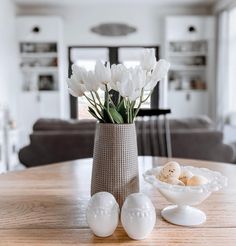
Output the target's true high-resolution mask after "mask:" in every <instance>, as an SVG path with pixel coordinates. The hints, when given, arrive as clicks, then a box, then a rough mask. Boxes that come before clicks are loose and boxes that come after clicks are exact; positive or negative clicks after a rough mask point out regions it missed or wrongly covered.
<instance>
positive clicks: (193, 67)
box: [170, 65, 206, 71]
mask: <svg viewBox="0 0 236 246" xmlns="http://www.w3.org/2000/svg"><path fill="white" fill-rule="evenodd" d="M170 69H171V70H173V71H202V70H205V69H206V66H196V65H172V66H171V68H170Z"/></svg>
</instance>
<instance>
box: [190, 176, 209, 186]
mask: <svg viewBox="0 0 236 246" xmlns="http://www.w3.org/2000/svg"><path fill="white" fill-rule="evenodd" d="M207 183H208V179H207V178H205V177H203V176H201V175H198V176H197V175H196V176H192V177H191V178H190V179H188V181H187V185H189V186H198V185H204V184H207Z"/></svg>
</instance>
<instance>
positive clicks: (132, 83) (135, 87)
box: [117, 66, 146, 101]
mask: <svg viewBox="0 0 236 246" xmlns="http://www.w3.org/2000/svg"><path fill="white" fill-rule="evenodd" d="M145 80H146V75H145V71H143V70H142V68H141V67H140V66H137V67H135V68H130V69H128V74H127V76H123V77H122V79H121V81H120V82H119V81H118V82H117V90H118V92H119V93H120V95H121V96H123V97H126V98H128V99H129V100H131V101H135V100H136V99H137V98H138V97H140V95H141V91H142V88H143V86H144V85H145Z"/></svg>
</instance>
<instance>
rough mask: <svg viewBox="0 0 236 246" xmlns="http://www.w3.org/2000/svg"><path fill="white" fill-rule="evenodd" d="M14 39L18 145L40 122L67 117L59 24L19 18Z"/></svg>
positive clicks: (48, 19)
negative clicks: (17, 64)
mask: <svg viewBox="0 0 236 246" xmlns="http://www.w3.org/2000/svg"><path fill="white" fill-rule="evenodd" d="M16 25H17V36H18V42H19V51H20V69H21V72H22V81H21V86H20V87H21V92H20V103H19V112H20V113H19V115H20V116H19V117H20V119H19V126H20V129H21V139H22V141H21V145H25V144H27V142H28V136H29V134H30V132H31V131H32V126H33V124H34V122H35V121H36V120H37V119H39V118H61V117H64V116H65V114H66V111H67V110H66V100H67V98H66V96H67V93H66V91H65V89H66V86H65V79H64V78H65V77H64V76H65V71H64V52H63V35H62V30H63V29H62V21H61V19H60V18H57V17H45V16H44V17H43V16H42V17H40V16H21V17H18V18H17V23H16Z"/></svg>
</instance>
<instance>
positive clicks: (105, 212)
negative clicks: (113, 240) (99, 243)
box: [86, 192, 120, 237]
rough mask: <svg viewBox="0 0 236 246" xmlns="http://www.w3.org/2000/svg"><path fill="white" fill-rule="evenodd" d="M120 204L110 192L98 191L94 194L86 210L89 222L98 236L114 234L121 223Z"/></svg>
mask: <svg viewBox="0 0 236 246" xmlns="http://www.w3.org/2000/svg"><path fill="white" fill-rule="evenodd" d="M119 213H120V209H119V205H118V203H117V202H116V200H115V198H114V196H113V195H112V194H110V193H108V192H98V193H96V194H95V195H93V196H92V198H91V199H90V201H89V203H88V208H87V211H86V217H87V223H88V225H89V227H90V228H91V230H92V231H93V233H94V234H95V235H96V236H98V237H108V236H110V235H112V234H113V232H114V231H115V229H116V227H117V225H118V223H119Z"/></svg>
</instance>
